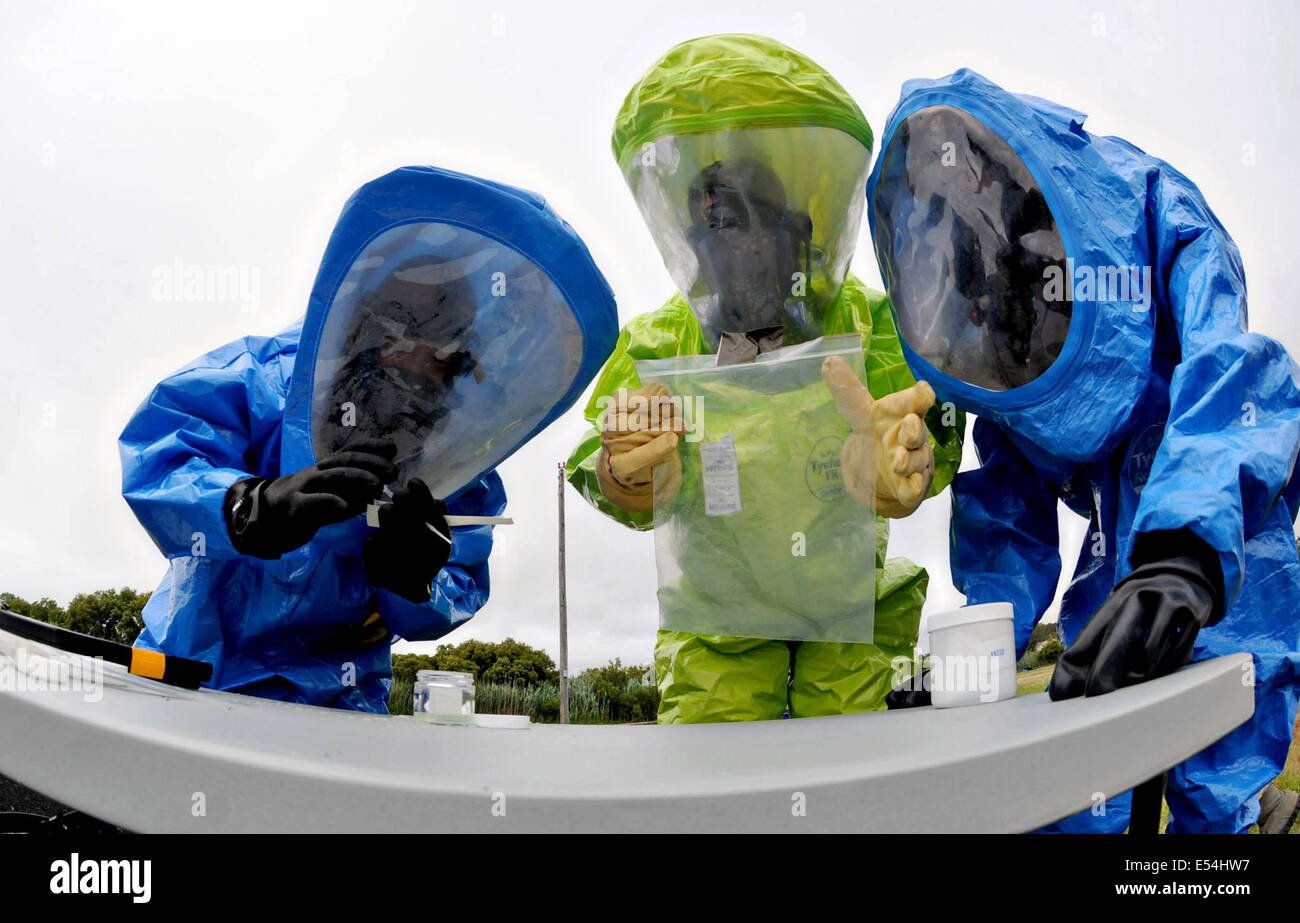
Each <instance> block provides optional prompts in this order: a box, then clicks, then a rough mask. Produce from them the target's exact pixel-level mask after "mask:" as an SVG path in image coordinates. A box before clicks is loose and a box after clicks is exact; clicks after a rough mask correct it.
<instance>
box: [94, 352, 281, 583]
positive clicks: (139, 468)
mask: <svg viewBox="0 0 1300 923" xmlns="http://www.w3.org/2000/svg"><path fill="white" fill-rule="evenodd" d="M286 386H287V382H286V378H285V375H284V370H283V368H282V362H281V357H280V354H278V353H277V354H273V355H271V356H270V357H269V358H265V359H261V358H258V356H257V355H256V354H255V353H254V351H253V350H252V349H250V348H249V347H248V346H247V345H246V344H245V343H244V342H242V341H241V342H240V343H236V344H231V345H230V346H227V347H223V348H221V349H219V350H216V351H214V352H212V353H209V354H208V355H206V356H204V357H203V358H202V359H199V360H198V361H196V362H194V363H192V364H191V365H189V366H187V367H186V368H184V369H182V370H181V371H179V372H177V373H175V374H174V375H171V376H169V377H168V378H165V379H164V380H163V381H162V382H160V383H159V384H158V386H157V387H155V388H154V389H153V392H152V393H151V394H150V395H149V397H148V398H147V399H146V400H145V402H144V403H143V404H141V405H140V407H139V408H138V409H137V410H136V412H135V414H134V415H133V416H132V417H131V419H130V421H129V422H128V423H127V425H126V428H125V429H124V430H123V431H122V435H121V437H119V439H118V449H119V453H120V455H121V459H122V495H123V497H124V498H125V499H126V502H127V504H128V505H129V506H130V507H131V510H132V511H133V512H134V513H135V515H136V518H137V519H139V521H140V524H141V525H143V526H144V528H145V530H146V531H148V533H149V535H150V537H151V538H153V540H154V543H155V544H156V545H157V546H158V548H159V550H161V551H162V553H163V554H164V555H166V556H167V557H168V558H177V557H186V556H191V555H194V554H196V553H197V551H196V549H201V551H202V553H203V555H205V556H207V557H210V558H218V559H220V558H237V557H239V556H240V555H239V552H237V551H236V550H235V549H234V548H233V547H232V546H231V544H230V536H229V534H228V533H227V532H226V524H225V518H224V515H223V512H222V508H223V503H224V501H225V496H226V491H227V490H228V489H229V488H230V485H232V484H234V483H235V482H236V481H238V480H241V479H243V478H247V477H251V476H252V472H251V470H250V469H251V467H252V465H253V464H254V463H255V460H256V459H257V458H259V457H261V456H262V454H263V447H264V445H265V444H266V443H267V441H268V440H270V439H272V438H274V437H275V436H276V434H278V432H279V426H280V421H281V419H282V417H283V415H284V403H285V394H286Z"/></svg>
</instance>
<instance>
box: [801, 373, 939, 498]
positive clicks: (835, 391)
mask: <svg viewBox="0 0 1300 923" xmlns="http://www.w3.org/2000/svg"><path fill="white" fill-rule="evenodd" d="M822 380H823V381H825V382H826V387H828V388H829V389H830V392H831V396H832V397H833V398H834V399H835V406H836V407H838V408H839V411H840V415H841V416H843V417H844V419H845V421H846V422H847V423H848V424H849V427H850V429H852V430H853V432H852V433H850V434H849V437H848V438H847V439H846V440H844V448H843V449H841V450H840V471H841V472H842V474H843V476H844V487H845V489H846V490H847V491H848V492H849V493H850V494H851V495H852V496H853V498H854V499H856V500H857V501H858V502H859V503H862V504H865V505H867V506H872V505H874V506H875V510H876V512H877V513H879V514H880V515H882V516H888V517H889V518H890V519H903V518H904V517H907V516H910V515H912V513H914V512H916V508H917V507H918V506H920V505H921V500H923V499H924V498H925V494H926V492H927V491H928V490H929V489H930V482H931V481H932V480H933V479H934V449H933V448H931V446H930V433H929V430H927V429H926V427H925V421H924V420H923V419H922V417H923V416H924V414H925V412H926V411H927V410H929V409H930V408H931V407H932V406H933V405H934V389H933V388H931V387H930V385H929V384H927V383H926V382H924V381H918V382H917V383H916V384H914V385H913V386H912V387H910V388H908V389H906V390H904V391H896V392H894V393H893V394H887V395H885V396H884V397H882V398H881V399H880V400H878V401H872V399H871V394H870V392H868V391H867V386H866V385H864V384H863V383H862V381H861V380H860V379H859V378H858V376H856V375H854V374H853V370H852V369H851V368H849V365H848V363H847V362H845V361H844V360H843V359H842V358H840V357H839V356H830V357H829V358H827V359H826V361H825V362H823V363H822ZM872 471H874V472H875V476H874V478H872V476H871V472H872Z"/></svg>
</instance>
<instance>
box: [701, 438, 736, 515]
mask: <svg viewBox="0 0 1300 923" xmlns="http://www.w3.org/2000/svg"><path fill="white" fill-rule="evenodd" d="M700 467H701V468H702V469H703V472H704V513H705V515H706V516H730V515H731V514H732V513H739V512H740V465H739V464H738V463H737V462H736V437H735V436H734V435H732V434H731V433H728V434H727V435H725V436H723V437H722V438H721V439H719V440H718V441H717V442H701V443H700Z"/></svg>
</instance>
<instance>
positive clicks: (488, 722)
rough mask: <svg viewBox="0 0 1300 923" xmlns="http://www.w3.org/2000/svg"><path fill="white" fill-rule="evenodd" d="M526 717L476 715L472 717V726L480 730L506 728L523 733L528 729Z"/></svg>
mask: <svg viewBox="0 0 1300 923" xmlns="http://www.w3.org/2000/svg"><path fill="white" fill-rule="evenodd" d="M528 724H529V719H528V716H527V715H478V714H476V715H475V716H474V726H475V727H480V728H507V729H510V730H516V731H524V730H527V729H528Z"/></svg>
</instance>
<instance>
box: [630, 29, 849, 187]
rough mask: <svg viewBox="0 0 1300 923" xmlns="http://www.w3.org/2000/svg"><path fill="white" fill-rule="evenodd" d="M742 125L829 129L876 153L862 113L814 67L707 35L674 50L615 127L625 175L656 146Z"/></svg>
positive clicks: (783, 52)
mask: <svg viewBox="0 0 1300 923" xmlns="http://www.w3.org/2000/svg"><path fill="white" fill-rule="evenodd" d="M739 125H744V126H745V127H748V128H776V127H783V126H797V125H822V126H825V127H827V128H837V129H839V130H840V131H843V132H846V133H847V134H849V135H852V136H853V137H854V138H857V139H858V140H859V141H860V142H861V143H862V146H863V147H865V148H866V149H867V150H868V151H870V150H871V146H872V137H871V127H870V126H869V125H868V124H867V120H866V118H865V117H864V116H863V114H862V110H861V109H859V108H858V105H857V103H855V102H854V101H853V98H852V97H851V96H849V94H848V93H847V92H845V90H844V87H842V86H840V84H839V82H838V81H837V80H836V79H835V78H834V77H832V76H831V75H830V74H828V73H827V72H826V71H825V70H823V69H822V68H821V67H819V66H818V65H817V64H816V63H814V62H813V61H812V60H810V59H809V58H807V57H805V56H804V55H802V54H800V53H799V52H797V51H795V50H794V49H793V48H788V47H786V46H785V45H782V44H781V43H780V42H778V41H775V40H773V39H770V38H767V37H765V36H761V35H739V34H731V35H707V36H704V37H702V38H696V39H691V40H690V41H687V42H682V43H681V44H680V45H677V46H675V47H674V48H672V49H670V50H669V51H668V53H667V54H665V55H664V56H663V57H662V58H660V59H659V60H658V61H657V62H656V63H655V64H654V66H652V67H651V68H650V70H649V71H647V72H646V74H645V76H643V77H642V78H641V79H640V80H639V81H637V83H636V85H635V86H633V87H632V89H631V91H630V92H629V93H628V94H627V98H626V99H624V100H623V106H622V108H621V109H619V112H618V116H617V118H616V119H615V120H614V134H613V141H612V145H613V148H614V157H615V158H616V159H617V161H618V165H619V168H620V169H622V170H624V171H626V168H627V164H628V161H629V160H631V158H632V157H633V156H634V155H635V154H636V152H637V151H638V150H640V149H641V147H642V146H643V145H645V144H647V143H649V142H652V141H655V140H657V139H659V138H664V137H667V136H669V135H680V134H690V133H696V132H708V131H719V130H722V129H726V128H734V127H736V126H739Z"/></svg>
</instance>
